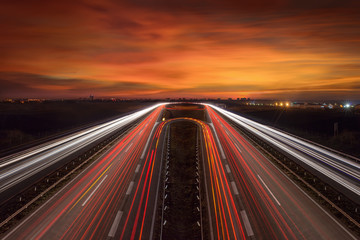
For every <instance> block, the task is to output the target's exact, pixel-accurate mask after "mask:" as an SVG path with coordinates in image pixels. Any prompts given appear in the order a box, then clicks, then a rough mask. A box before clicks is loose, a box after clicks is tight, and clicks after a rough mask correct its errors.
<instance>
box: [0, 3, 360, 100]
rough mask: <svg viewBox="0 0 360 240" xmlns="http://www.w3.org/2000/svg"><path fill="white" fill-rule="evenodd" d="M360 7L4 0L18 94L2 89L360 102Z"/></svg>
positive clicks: (5, 33)
mask: <svg viewBox="0 0 360 240" xmlns="http://www.w3.org/2000/svg"><path fill="white" fill-rule="evenodd" d="M359 11H360V5H359V3H357V1H350V0H345V1H335V0H334V1H328V0H320V1H316V2H314V1H309V0H304V1H297V0H292V1H288V0H261V1H235V0H226V1H216V0H208V1H190V0H183V1H178V0H175V1H163V0H156V1H150V2H149V1H143V0H136V1H120V2H115V1H110V0H108V1H93V0H84V1H70V0H65V1H42V0H29V1H17V2H16V3H14V2H13V1H8V0H6V1H3V2H2V3H1V8H0V29H1V34H2V37H1V38H0V46H1V47H0V55H1V56H2V57H1V58H0V72H2V73H1V74H0V79H1V81H2V82H3V84H5V85H6V86H7V88H9V89H11V91H4V90H3V91H2V92H0V94H1V95H0V96H5V95H4V94H7V95H9V93H12V94H14V96H20V97H21V96H26V95H32V96H36V95H43V96H54V95H56V96H59V97H73V96H77V95H78V96H83V95H86V96H87V95H89V94H90V93H91V94H95V95H97V96H100V95H101V96H110V95H111V96H125V95H126V94H127V95H132V96H140V97H141V96H146V97H159V96H161V97H182V96H193V97H196V96H199V97H203V96H211V97H242V96H244V95H246V96H248V97H266V98H269V97H271V98H277V97H281V98H290V97H294V92H296V96H297V97H301V98H307V97H314V96H316V97H318V98H325V97H326V98H327V97H328V96H331V95H333V96H334V97H337V98H338V97H343V98H360V96H359V93H358V88H357V87H356V86H357V85H356V84H355V83H356V82H357V81H360V68H359V65H360V57H359V56H360V27H359V26H360V15H359V14H358V12H359ZM11 74H12V75H11ZM21 79H26V81H25V80H24V81H23V80H21ZM339 86H341V88H339ZM55 89H57V90H60V89H61V91H55ZM345 89H346V90H345ZM315 91H316V92H317V95H313V94H311V92H315ZM129 93H131V94H129Z"/></svg>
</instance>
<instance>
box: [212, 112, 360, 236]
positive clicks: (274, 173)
mask: <svg viewBox="0 0 360 240" xmlns="http://www.w3.org/2000/svg"><path fill="white" fill-rule="evenodd" d="M207 111H208V113H209V116H210V118H211V121H212V123H213V125H214V128H215V129H216V132H217V135H218V137H219V139H220V147H221V148H222V149H223V151H224V152H225V155H226V161H224V165H225V168H226V169H227V174H228V176H229V178H230V179H233V181H234V182H235V183H236V186H237V191H238V198H237V201H238V203H239V205H240V209H238V211H244V212H245V213H246V215H247V217H248V219H249V226H251V230H252V231H248V232H247V236H248V237H257V238H259V236H261V237H260V238H266V239H357V238H356V237H355V236H354V235H353V234H351V233H350V232H349V231H348V230H346V229H345V227H343V226H342V225H341V224H340V223H339V222H338V221H337V220H335V219H334V217H332V216H331V215H330V214H329V213H327V212H326V211H325V210H323V209H322V208H321V207H320V206H319V205H318V204H317V203H315V202H314V201H313V200H312V199H310V197H308V195H307V194H305V193H304V192H303V191H302V190H301V189H300V188H299V187H297V186H296V185H295V184H294V183H293V182H292V181H291V180H290V179H289V178H288V177H287V176H286V175H284V174H283V173H282V172H280V171H279V170H278V169H277V168H276V167H275V166H274V165H273V164H272V163H271V162H270V161H269V160H268V159H266V158H265V157H264V156H263V155H262V154H261V153H260V152H259V151H258V150H257V149H256V148H255V147H254V146H252V145H251V144H250V143H249V142H248V141H247V140H246V139H245V138H244V137H243V136H241V135H240V134H239V133H238V132H237V131H236V130H235V129H234V128H233V127H232V126H231V125H230V124H229V123H228V122H227V121H226V120H225V119H224V118H223V117H222V116H221V115H220V114H218V113H217V112H216V111H214V110H213V109H212V107H207Z"/></svg>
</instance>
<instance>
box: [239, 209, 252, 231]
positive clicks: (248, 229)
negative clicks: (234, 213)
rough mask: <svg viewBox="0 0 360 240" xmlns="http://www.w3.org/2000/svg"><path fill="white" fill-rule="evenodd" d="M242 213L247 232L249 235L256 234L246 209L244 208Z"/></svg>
mask: <svg viewBox="0 0 360 240" xmlns="http://www.w3.org/2000/svg"><path fill="white" fill-rule="evenodd" d="M240 214H241V218H242V220H243V222H244V225H245V229H246V233H247V235H248V237H251V236H254V231H253V230H252V228H251V225H250V221H249V218H248V216H247V214H246V211H245V210H242V211H241V212H240Z"/></svg>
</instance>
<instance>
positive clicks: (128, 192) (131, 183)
mask: <svg viewBox="0 0 360 240" xmlns="http://www.w3.org/2000/svg"><path fill="white" fill-rule="evenodd" d="M133 186H134V181H131V182H130V185H129V187H128V189H127V191H126V195H130V193H131V190H132V188H133Z"/></svg>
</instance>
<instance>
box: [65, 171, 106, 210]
mask: <svg viewBox="0 0 360 240" xmlns="http://www.w3.org/2000/svg"><path fill="white" fill-rule="evenodd" d="M112 165H113V164H110V165H109V166H108V167H107V168H106V169H105V171H104V172H103V173H102V174H101V175H100V177H98V178H97V179H96V181H95V182H94V183H93V184H91V186H90V187H89V188H88V190H86V191H85V192H84V194H83V195H82V196H81V197H80V198H79V200H77V201H76V203H75V204H74V205H73V206H72V207H71V208H70V209H69V210H68V213H69V212H70V211H71V210H72V209H73V208H74V207H75V206H76V204H78V203H79V202H80V201H81V199H82V198H83V197H84V196H85V195H86V194H87V193H88V192H89V191H90V190H91V188H92V187H93V186H94V185H95V184H96V183H97V182H98V181H99V179H100V178H101V177H102V176H103V175H104V174H105V173H106V172H107V171H108V170H109V168H110V167H111V166H112Z"/></svg>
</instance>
